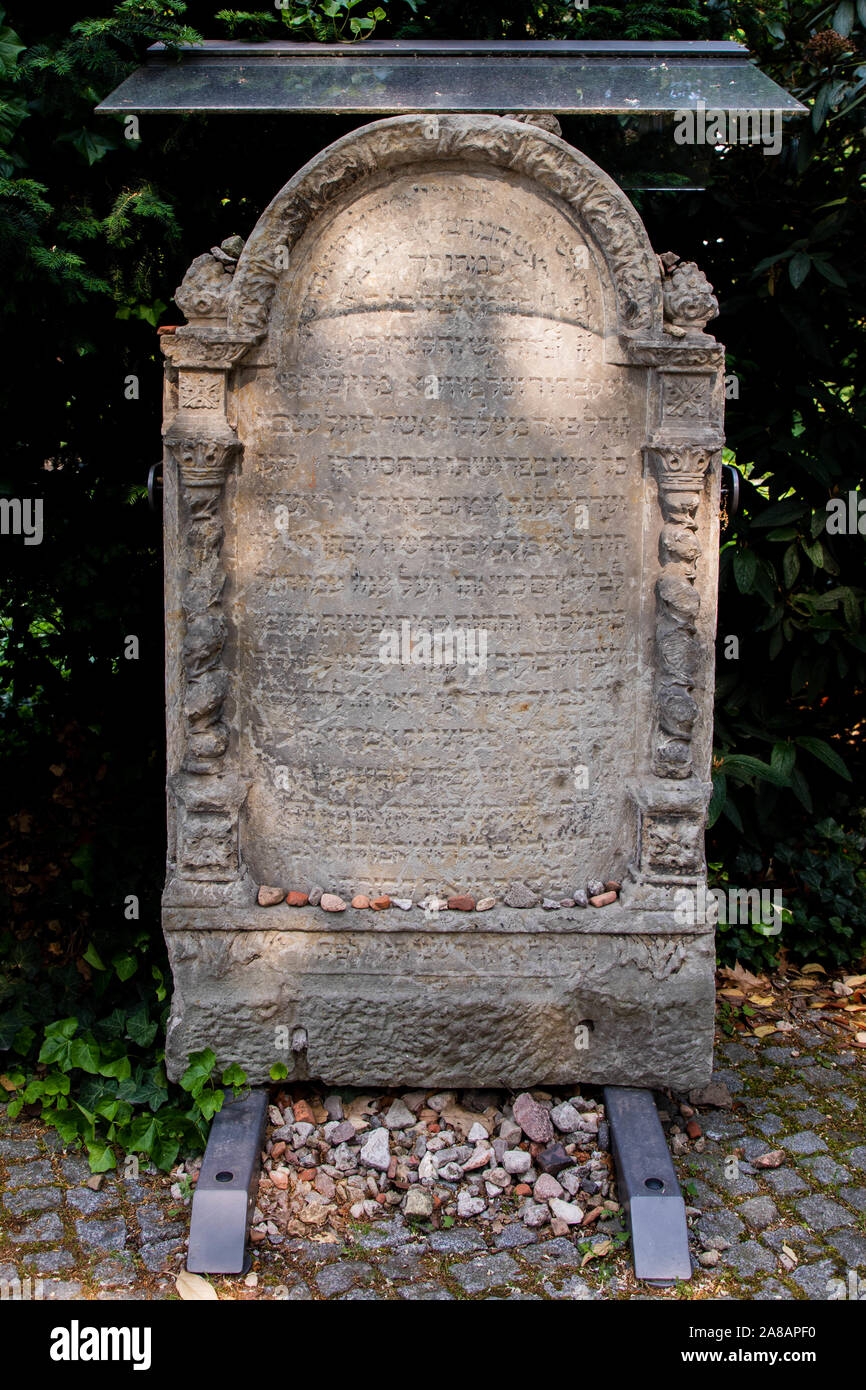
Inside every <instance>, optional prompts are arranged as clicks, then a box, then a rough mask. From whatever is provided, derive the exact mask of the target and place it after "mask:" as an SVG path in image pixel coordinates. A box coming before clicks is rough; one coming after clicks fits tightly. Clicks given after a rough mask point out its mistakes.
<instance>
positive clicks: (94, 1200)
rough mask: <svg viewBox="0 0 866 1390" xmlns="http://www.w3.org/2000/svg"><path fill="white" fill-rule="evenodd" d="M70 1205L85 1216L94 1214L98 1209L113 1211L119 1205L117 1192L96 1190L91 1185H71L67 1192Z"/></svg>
mask: <svg viewBox="0 0 866 1390" xmlns="http://www.w3.org/2000/svg"><path fill="white" fill-rule="evenodd" d="M66 1200H67V1202H68V1203H69V1205H70V1206H71V1207H72V1208H73V1209H74V1210H75V1211H78V1212H81V1214H82V1215H83V1216H94V1215H95V1214H96V1212H98V1211H111V1210H112V1208H114V1207H116V1206H117V1194H116V1193H114V1192H112V1191H108V1192H102V1191H100V1192H94V1191H93V1189H92V1188H90V1187H70V1188H68V1189H67V1192H66Z"/></svg>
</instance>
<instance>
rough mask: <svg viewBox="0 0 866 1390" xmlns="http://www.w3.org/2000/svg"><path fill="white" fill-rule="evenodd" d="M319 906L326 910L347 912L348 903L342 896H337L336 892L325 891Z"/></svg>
mask: <svg viewBox="0 0 866 1390" xmlns="http://www.w3.org/2000/svg"><path fill="white" fill-rule="evenodd" d="M319 906H320V907H321V908H323V909H324V910H325V912H345V911H346V904H345V903H344V902H343V899H342V898H339V897H337V894H336V893H323V894H322V896H321V899H320V901H319Z"/></svg>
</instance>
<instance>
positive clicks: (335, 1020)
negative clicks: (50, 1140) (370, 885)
mask: <svg viewBox="0 0 866 1390" xmlns="http://www.w3.org/2000/svg"><path fill="white" fill-rule="evenodd" d="M264 915H265V914H264V912H263V910H262V909H250V910H248V911H246V912H245V911H244V910H240V911H237V910H232V909H228V910H224V911H216V910H214V911H208V910H201V909H199V910H192V911H190V910H183V909H166V912H165V914H164V925H165V930H166V936H167V939H168V944H169V950H170V955H171V965H172V970H173V972H174V985H175V990H174V997H173V1005H172V1016H171V1020H170V1023H169V1029H168V1040H167V1050H166V1059H167V1064H168V1070H169V1074H170V1075H171V1076H172V1077H174V1078H177V1077H179V1076H180V1075H181V1074H182V1072H183V1070H184V1069H185V1066H186V1064H187V1056H188V1054H189V1053H190V1052H192V1051H195V1050H197V1049H200V1048H204V1047H211V1048H213V1050H214V1052H215V1053H216V1055H217V1063H218V1065H219V1067H220V1068H222V1067H224V1066H227V1065H228V1064H229V1063H230V1062H238V1063H239V1064H240V1065H241V1066H242V1067H243V1068H244V1070H245V1071H246V1073H247V1076H248V1078H249V1081H250V1082H251V1083H252V1084H253V1085H256V1084H260V1083H262V1082H267V1081H268V1079H269V1075H270V1070H271V1068H272V1066H274V1064H275V1063H283V1064H284V1065H285V1066H286V1067H287V1069H288V1075H289V1079H290V1080H299V1079H303V1078H307V1077H309V1078H315V1079H318V1080H321V1081H322V1082H324V1083H325V1084H327V1085H333V1086H338V1085H351V1086H377V1087H378V1086H406V1087H413V1086H436V1087H440V1086H507V1087H515V1088H521V1089H523V1088H526V1087H529V1086H533V1085H542V1084H551V1085H553V1084H562V1085H565V1084H572V1083H573V1084H578V1083H581V1082H586V1083H593V1084H608V1085H629V1086H654V1087H666V1086H670V1087H674V1088H676V1089H681V1090H687V1089H690V1088H692V1087H698V1086H702V1085H705V1084H706V1083H707V1082H708V1081H709V1079H710V1074H711V1071H712V1049H713V1003H714V999H713V963H714V956H713V950H714V948H713V937H712V934H711V933H707V932H706V931H704V932H702V933H701V934H695V933H688V932H684V931H683V929H682V928H678V927H676V926H675V924H674V923H673V921H672V918H671V914H670V913H667V914H664V913H657V914H654V913H644V914H637V913H634V912H630V913H627V912H625V911H624V910H621V909H619V908H618V907H615V908H612V909H603V910H601V911H599V912H598V913H595V912H593V911H592V910H591V909H590V911H589V912H584V913H582V914H578V913H577V912H573V913H570V912H566V911H561V912H559V913H557V914H555V916H556V922H555V925H553V926H552V924H551V916H552V915H553V914H544V930H543V931H542V930H539V929H538V925H537V923H538V918H539V917H540V916H541V914H540V913H538V914H536V913H534V912H517V911H511V912H509V911H508V910H507V909H503V910H502V911H501V912H490V913H487V914H484V917H481V916H475V917H471V918H470V920H469V921H466V920H465V918H464V919H463V920H462V921H461V923H460V927H459V930H455V929H454V927H453V926H450V927H449V925H448V923H447V920H446V915H444V914H443V917H442V918H440V919H439V921H438V922H433V921H431V922H430V923H425V922H424V921H423V919H422V918H421V914H420V913H418V912H417V911H414V910H413V912H412V913H411V914H406V917H407V918H409V917H410V916H411V917H412V918H414V919H415V920H414V923H412V924H411V925H410V923H409V922H408V921H406V919H404V918H403V915H402V914H399V913H398V912H397V911H395V910H393V909H392V910H391V911H389V912H388V913H383V914H382V915H381V917H377V918H376V919H375V927H374V928H373V929H365V930H358V928H357V925H356V923H357V918H358V916H359V915H360V914H358V913H354V912H350V913H347V914H345V916H344V917H341V918H339V919H337V920H336V922H335V926H334V929H333V930H323V929H322V926H321V914H316V913H313V912H312V911H311V912H309V913H308V912H307V911H306V910H300V911H298V910H293V909H291V908H285V907H280V908H274V909H270V910H269V911H268V913H267V918H268V921H269V922H271V921H272V922H273V927H272V928H271V929H268V930H262V929H259V928H257V927H254V926H252V925H251V924H252V923H260V922H261V921H262V917H263V916H264ZM454 915H455V914H447V918H450V919H452V921H453V918H454ZM467 916H468V914H467ZM579 917H580V918H582V920H581V921H579V922H578V918H579ZM485 918H493V919H494V920H493V921H490V922H488V921H486V920H485ZM638 918H639V919H640V922H641V930H640V932H639V933H636V932H635V930H634V925H635V922H636V919H638ZM313 919H315V922H316V927H315V930H314V929H313V928H312V921H313ZM347 919H350V920H347ZM351 919H354V920H351ZM396 919H399V920H396ZM617 919H619V929H617V925H618V923H617ZM627 919H631V920H630V921H629V922H628V926H630V927H631V930H628V929H627V927H626V921H627ZM344 923H345V925H344ZM602 923H604V925H605V928H606V929H605V930H604V931H599V930H589V929H588V928H589V927H590V926H592V927H595V926H596V924H598V925H599V926H601V925H602ZM624 927H625V928H626V929H625V930H624V929H623V928H624ZM293 1044H294V1045H295V1046H299V1045H300V1046H301V1050H299V1051H292V1046H293Z"/></svg>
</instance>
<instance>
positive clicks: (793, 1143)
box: [782, 1129, 827, 1154]
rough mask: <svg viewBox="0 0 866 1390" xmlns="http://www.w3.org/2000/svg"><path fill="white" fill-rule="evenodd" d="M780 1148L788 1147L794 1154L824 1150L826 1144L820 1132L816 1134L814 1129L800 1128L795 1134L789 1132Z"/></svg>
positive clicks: (822, 1151) (815, 1152)
mask: <svg viewBox="0 0 866 1390" xmlns="http://www.w3.org/2000/svg"><path fill="white" fill-rule="evenodd" d="M782 1148H783V1149H790V1151H791V1153H795V1154H817V1153H824V1152H826V1149H827V1145H826V1144H825V1143H824V1140H823V1139H822V1138H821V1136H820V1134H816V1133H815V1132H814V1130H811V1129H801V1130H799V1131H798V1132H797V1133H796V1134H789V1135H788V1137H787V1138H786V1139H783V1140H782Z"/></svg>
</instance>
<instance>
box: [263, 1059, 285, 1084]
mask: <svg viewBox="0 0 866 1390" xmlns="http://www.w3.org/2000/svg"><path fill="white" fill-rule="evenodd" d="M288 1074H289V1069H288V1067H287V1066H286V1064H285V1062H274V1065H273V1066H272V1067H271V1069H270V1071H269V1072H268V1076H269V1077H270V1078H271V1080H272V1081H285V1079H286V1077H287V1076H288Z"/></svg>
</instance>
